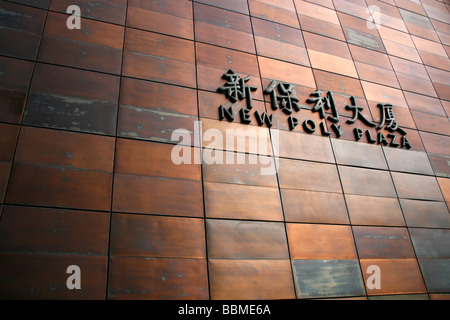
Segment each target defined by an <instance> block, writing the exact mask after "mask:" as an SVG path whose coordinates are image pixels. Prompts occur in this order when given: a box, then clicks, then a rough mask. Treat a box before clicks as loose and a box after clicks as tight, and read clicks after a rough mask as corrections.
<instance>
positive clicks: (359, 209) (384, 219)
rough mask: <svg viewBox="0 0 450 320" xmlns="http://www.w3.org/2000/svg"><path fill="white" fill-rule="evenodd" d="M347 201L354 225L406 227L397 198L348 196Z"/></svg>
mask: <svg viewBox="0 0 450 320" xmlns="http://www.w3.org/2000/svg"><path fill="white" fill-rule="evenodd" d="M345 201H346V203H347V208H348V213H349V216H350V221H351V223H352V224H353V225H370V226H377V225H379V226H404V225H405V221H404V218H403V215H402V209H401V208H400V204H399V202H398V199H397V198H385V197H372V196H361V195H352V194H346V195H345Z"/></svg>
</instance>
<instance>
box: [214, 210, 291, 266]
mask: <svg viewBox="0 0 450 320" xmlns="http://www.w3.org/2000/svg"><path fill="white" fill-rule="evenodd" d="M206 236H207V242H208V257H209V258H211V259H288V258H289V252H288V248H287V241H286V233H285V230H284V225H283V224H282V223H279V222H256V221H239V220H216V219H208V220H206Z"/></svg>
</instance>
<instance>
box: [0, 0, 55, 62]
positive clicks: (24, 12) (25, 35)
mask: <svg viewBox="0 0 450 320" xmlns="http://www.w3.org/2000/svg"><path fill="white" fill-rule="evenodd" d="M30 2H31V1H30ZM33 2H34V1H33ZM47 6H48V1H47ZM2 8H3V9H2V12H1V14H0V17H1V18H0V19H1V21H2V29H1V31H0V35H1V36H0V39H1V42H0V43H1V49H0V53H1V54H2V55H6V56H11V57H17V58H22V59H32V60H33V59H35V58H36V55H37V52H38V49H39V42H40V40H41V32H42V29H43V28H44V22H45V15H46V12H45V11H44V10H39V9H36V8H32V7H29V6H21V5H19V4H15V3H11V2H4V3H2ZM12 43H14V45H11V44H12Z"/></svg>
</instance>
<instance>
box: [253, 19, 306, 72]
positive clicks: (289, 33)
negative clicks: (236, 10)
mask: <svg viewBox="0 0 450 320" xmlns="http://www.w3.org/2000/svg"><path fill="white" fill-rule="evenodd" d="M252 26H253V32H254V34H255V43H256V51H257V52H258V54H259V55H262V56H266V57H270V58H275V59H279V60H285V61H287V62H292V63H297V64H301V65H305V66H309V59H308V55H307V52H306V48H305V43H304V41H303V36H302V32H301V31H300V30H298V29H294V28H291V27H288V26H285V25H281V24H278V23H273V22H270V21H266V20H262V19H257V18H252Z"/></svg>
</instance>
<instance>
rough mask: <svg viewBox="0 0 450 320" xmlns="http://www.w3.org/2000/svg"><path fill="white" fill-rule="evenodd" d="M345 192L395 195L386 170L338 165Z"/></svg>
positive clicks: (385, 195)
mask: <svg viewBox="0 0 450 320" xmlns="http://www.w3.org/2000/svg"><path fill="white" fill-rule="evenodd" d="M338 167H339V174H340V177H341V181H342V187H343V189H344V192H345V193H346V194H358V195H367V196H380V197H396V196H397V195H396V193H395V189H394V184H393V183H392V179H391V175H390V174H389V172H388V171H382V170H373V169H364V168H353V167H346V166H338Z"/></svg>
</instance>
